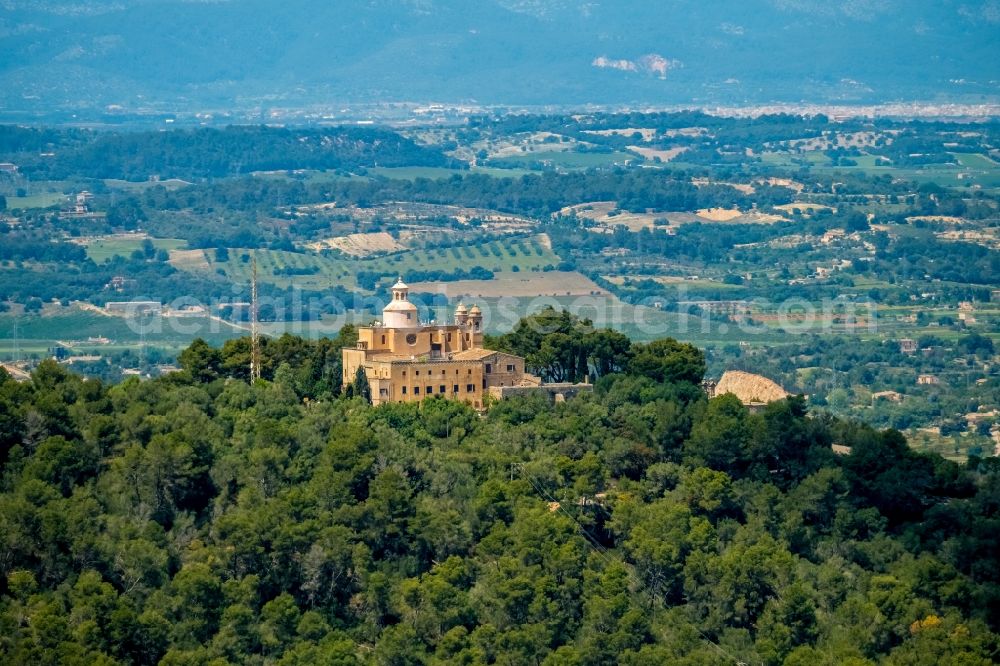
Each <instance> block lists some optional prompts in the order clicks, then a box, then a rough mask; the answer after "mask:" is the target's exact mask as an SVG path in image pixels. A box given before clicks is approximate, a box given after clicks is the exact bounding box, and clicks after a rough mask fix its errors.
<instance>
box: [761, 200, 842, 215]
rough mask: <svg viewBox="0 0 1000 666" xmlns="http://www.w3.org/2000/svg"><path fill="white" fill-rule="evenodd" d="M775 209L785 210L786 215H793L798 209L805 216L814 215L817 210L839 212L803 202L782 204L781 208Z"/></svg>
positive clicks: (831, 208)
mask: <svg viewBox="0 0 1000 666" xmlns="http://www.w3.org/2000/svg"><path fill="white" fill-rule="evenodd" d="M774 208H775V209H777V210H783V211H785V212H786V213H791V212H792V211H793V210H795V209H796V208H798V209H799V210H800V211H802V212H803V213H805V214H809V213H813V212H815V211H817V210H830V211H833V212H834V213H836V212H837V209H836V208H834V207H833V206H825V205H823V204H815V203H805V202H801V201H795V202H792V203H790V204H781V205H780V206H775V207H774Z"/></svg>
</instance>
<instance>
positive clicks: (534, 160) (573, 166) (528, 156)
mask: <svg viewBox="0 0 1000 666" xmlns="http://www.w3.org/2000/svg"><path fill="white" fill-rule="evenodd" d="M640 161H642V158H640V157H637V156H635V155H633V154H631V153H623V152H617V151H616V152H611V153H601V152H594V153H579V152H575V151H553V150H549V151H538V152H534V153H525V154H522V155H512V156H510V157H498V158H496V159H493V160H490V164H493V165H497V166H499V165H503V166H508V165H509V166H512V167H528V168H532V167H535V166H537V165H542V166H545V167H551V168H554V169H566V170H568V171H573V170H580V169H600V168H609V167H613V166H624V165H627V164H633V163H635V162H640Z"/></svg>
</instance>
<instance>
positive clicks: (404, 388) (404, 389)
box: [403, 386, 406, 395]
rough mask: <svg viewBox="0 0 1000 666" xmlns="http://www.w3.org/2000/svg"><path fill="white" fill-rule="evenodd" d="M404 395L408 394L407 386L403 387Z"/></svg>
mask: <svg viewBox="0 0 1000 666" xmlns="http://www.w3.org/2000/svg"><path fill="white" fill-rule="evenodd" d="M403 395H406V387H405V386H404V387H403Z"/></svg>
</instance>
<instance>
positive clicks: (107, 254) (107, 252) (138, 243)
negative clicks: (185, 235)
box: [87, 238, 186, 264]
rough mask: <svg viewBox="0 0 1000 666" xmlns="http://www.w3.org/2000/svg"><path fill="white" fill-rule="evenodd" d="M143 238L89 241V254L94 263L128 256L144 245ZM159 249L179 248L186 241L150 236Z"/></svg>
mask: <svg viewBox="0 0 1000 666" xmlns="http://www.w3.org/2000/svg"><path fill="white" fill-rule="evenodd" d="M142 240H143V239H141V238H102V239H100V240H94V241H92V242H88V243H87V256H88V257H90V259H91V260H93V262H94V263H97V264H100V263H103V262H104V261H107V260H108V259H110V258H111V257H114V256H120V257H128V256H130V255H131V254H132V253H133V252H135V251H136V250H138V249H140V248H141V247H142ZM150 240H151V241H152V242H153V247H155V248H156V249H157V250H167V251H168V252H169V251H170V250H179V249H181V248H183V247H184V246H185V245H186V243H185V241H182V240H178V239H176V238H150Z"/></svg>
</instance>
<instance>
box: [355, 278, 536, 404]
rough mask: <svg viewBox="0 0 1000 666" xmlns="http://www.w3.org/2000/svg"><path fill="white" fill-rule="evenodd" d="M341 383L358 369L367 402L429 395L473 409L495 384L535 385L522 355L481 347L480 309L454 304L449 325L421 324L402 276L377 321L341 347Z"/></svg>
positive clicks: (376, 402)
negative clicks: (352, 342) (367, 391)
mask: <svg viewBox="0 0 1000 666" xmlns="http://www.w3.org/2000/svg"><path fill="white" fill-rule="evenodd" d="M343 368H344V376H343V381H344V384H345V385H347V384H349V383H350V382H352V381H354V377H355V376H356V374H357V371H358V368H363V369H364V373H365V376H366V377H367V378H368V384H369V387H370V388H371V398H372V404H375V405H380V404H384V403H390V402H417V401H420V400H423V399H425V398H429V397H433V396H441V397H444V398H447V399H449V400H461V401H463V402H467V403H469V404H470V405H472V406H473V407H475V408H477V409H481V408H482V407H483V399H484V396H486V395H489V394H496V392H497V389H499V388H501V387H529V386H538V385H539V384H540V383H541V382H540V380H539V379H538V378H537V377H534V376H532V375H530V374H527V373H525V371H524V359H523V358H521V357H520V356H514V355H513V354H506V353H504V352H499V351H493V350H490V349H484V348H483V314H482V312H481V311H480V309H479V307H478V306H475V305H473V306H472V307H471V308H468V309H467V308H466V307H465V306H464V305H461V304H459V306H458V308H457V309H456V311H455V320H454V323H451V324H437V323H421V322H420V320H419V317H418V313H417V307H416V306H415V305H414V304H413V303H411V302H410V300H409V287H407V286H406V285H405V284H403V281H402V278H401V279H400V280H399V281H398V282H397V283H396V284H395V285H393V287H392V300H391V301H390V302H389V304H388V305H386V306H385V308H384V309H383V310H382V321H380V322H376V323H375V324H373V325H371V326H362V327H360V328H359V329H358V343H357V346H356V347H354V348H348V349H344V350H343Z"/></svg>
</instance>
